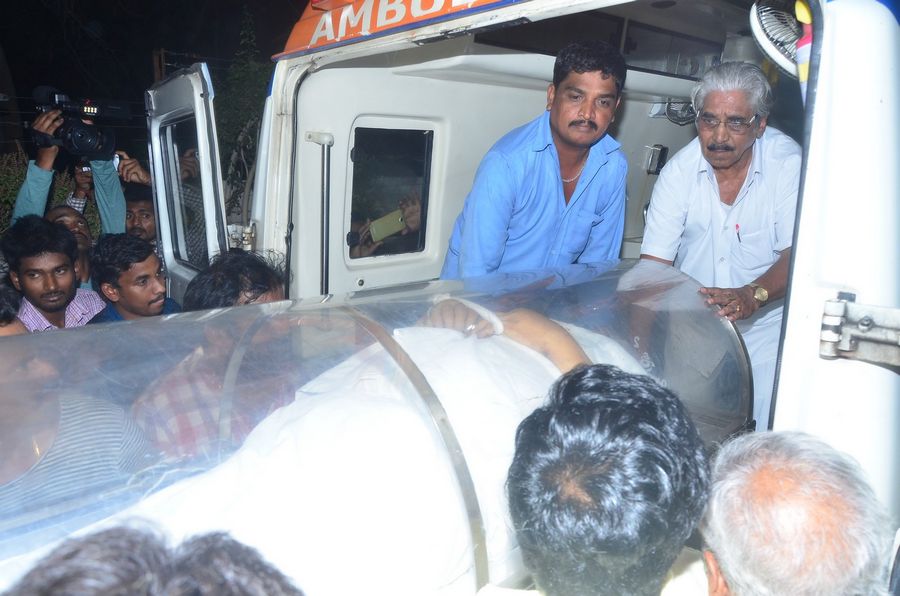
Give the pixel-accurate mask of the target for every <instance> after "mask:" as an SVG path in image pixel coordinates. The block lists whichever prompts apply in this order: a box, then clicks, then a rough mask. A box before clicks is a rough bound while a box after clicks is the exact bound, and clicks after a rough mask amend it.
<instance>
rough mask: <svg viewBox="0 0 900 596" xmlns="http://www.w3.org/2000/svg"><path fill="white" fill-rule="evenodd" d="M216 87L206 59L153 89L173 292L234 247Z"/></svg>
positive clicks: (153, 152) (156, 177) (153, 146)
mask: <svg viewBox="0 0 900 596" xmlns="http://www.w3.org/2000/svg"><path fill="white" fill-rule="evenodd" d="M213 98H214V94H213V89H212V81H211V79H210V76H209V70H208V69H207V67H206V64H194V65H192V66H191V67H190V68H186V69H183V70H179V71H178V72H176V73H175V74H173V75H172V76H170V77H169V78H167V79H166V80H164V81H162V82H160V83H158V84H156V85H154V86H153V87H152V88H151V89H149V90H148V91H147V95H146V98H145V101H146V106H147V114H148V129H149V143H150V164H151V172H152V177H153V190H154V194H155V195H156V221H157V229H158V230H159V232H158V242H159V243H160V247H161V248H162V251H161V252H162V255H163V258H164V260H165V264H166V269H167V273H168V277H169V295H170V296H171V297H173V298H175V299H176V300H179V301H180V300H181V297H182V296H183V294H184V290H185V288H186V287H187V284H188V282H190V281H191V279H193V277H194V275H196V274H197V273H198V272H199V271H201V270H203V269H205V268H206V267H207V266H208V265H209V259H210V257H212V256H214V255H216V254H218V253H220V252H222V251H225V250H228V244H227V237H226V230H227V228H226V223H225V202H224V197H223V190H222V170H221V166H220V164H219V146H218V141H217V140H216V129H215V113H214V112H213V105H212V103H213Z"/></svg>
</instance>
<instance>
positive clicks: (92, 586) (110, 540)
mask: <svg viewBox="0 0 900 596" xmlns="http://www.w3.org/2000/svg"><path fill="white" fill-rule="evenodd" d="M170 558H171V557H170V555H169V552H168V550H167V549H166V546H165V544H164V543H163V541H162V540H161V539H160V538H159V537H158V536H156V535H155V534H151V533H149V532H145V531H142V530H136V529H132V528H112V529H109V530H104V531H101V532H97V533H96V534H91V535H89V536H84V537H81V538H73V539H69V540H66V541H65V542H63V543H62V544H61V545H59V546H58V547H56V548H55V549H54V550H53V551H52V552H51V553H50V554H49V555H47V556H46V557H44V558H43V559H41V561H40V562H39V563H38V564H37V565H35V566H34V568H32V569H31V571H29V572H28V573H27V574H26V575H25V577H23V578H22V579H21V581H19V583H18V584H16V585H15V586H14V587H13V589H12V590H11V591H10V592H9V593H8V596H52V595H55V594H83V595H88V594H97V595H99V594H111V595H113V594H114V595H121V596H125V595H126V594H128V595H132V594H133V595H136V596H155V595H157V594H162V593H163V589H164V587H165V584H166V582H167V581H168V579H169V576H170V575H171V561H170Z"/></svg>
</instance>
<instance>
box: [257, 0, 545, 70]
mask: <svg viewBox="0 0 900 596" xmlns="http://www.w3.org/2000/svg"><path fill="white" fill-rule="evenodd" d="M527 1H528V0H469V1H462V0H431V1H430V3H429V2H425V1H423V0H319V1H316V0H313V1H312V2H310V3H309V4H308V5H307V7H306V9H305V10H304V11H303V15H302V16H301V17H300V20H299V21H297V23H296V24H295V25H294V28H293V30H292V31H291V35H290V37H289V38H288V40H287V43H286V44H285V47H284V51H283V52H281V53H280V54H276V55H275V56H273V59H275V60H281V59H284V58H288V57H294V56H301V55H304V54H310V53H314V52H319V51H321V50H323V49H326V48H333V47H339V46H343V45H348V44H352V43H357V42H360V41H362V40H365V39H372V38H376V37H381V36H384V35H388V34H391V33H398V32H401V31H407V30H410V29H415V28H417V27H422V26H425V25H431V24H434V23H439V22H441V21H446V20H449V19H451V18H456V17H459V16H464V15H467V14H473V13H477V12H483V11H486V10H489V9H491V8H496V7H498V6H506V5H510V4H517V3H522V2H527Z"/></svg>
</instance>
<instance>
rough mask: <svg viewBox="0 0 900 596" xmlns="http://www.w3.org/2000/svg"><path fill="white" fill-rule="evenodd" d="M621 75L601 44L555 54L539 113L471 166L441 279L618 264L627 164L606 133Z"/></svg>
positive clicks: (611, 51) (616, 58)
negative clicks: (544, 105) (472, 177)
mask: <svg viewBox="0 0 900 596" xmlns="http://www.w3.org/2000/svg"><path fill="white" fill-rule="evenodd" d="M625 72H626V68H625V60H624V58H622V55H621V54H620V53H619V52H618V50H616V49H615V48H613V47H612V46H610V45H609V44H606V43H604V42H600V41H589V42H579V43H573V44H570V45H568V46H566V47H565V48H563V49H562V50H561V51H560V53H559V55H558V56H557V58H556V64H555V65H554V67H553V83H552V84H551V85H550V86H549V88H548V89H547V112H546V113H544V114H542V115H541V116H539V117H538V118H537V119H535V120H533V121H532V122H530V123H528V124H526V125H524V126H522V127H520V128H517V129H515V130H513V131H512V132H510V133H508V134H507V135H506V136H504V137H503V138H502V139H500V140H499V141H498V142H497V143H496V144H495V145H494V146H493V147H492V148H491V150H490V151H489V152H488V154H487V155H486V156H485V157H484V159H483V160H482V162H481V165H480V166H479V167H478V172H477V173H476V174H475V182H474V184H473V185H472V191H471V192H470V193H469V196H468V197H466V203H465V206H464V207H463V211H462V213H461V214H460V216H459V218H458V219H457V220H456V226H455V227H454V229H453V235H452V236H451V237H450V247H449V250H448V252H447V257H446V259H445V260H444V268H443V270H442V271H441V277H443V278H450V279H453V278H460V277H471V276H476V275H482V274H485V273H490V272H492V271H522V270H527V269H539V268H544V267H555V266H560V265H568V264H571V263H591V262H598V261H607V260H611V259H616V258H618V256H619V247H620V245H621V242H622V231H623V228H624V224H625V174H626V173H627V170H628V165H627V163H626V160H625V156H624V155H623V154H622V151H621V150H620V149H619V143H617V142H616V140H615V139H613V138H612V137H610V136H609V135H607V134H606V129H607V128H608V127H609V124H610V122H612V121H613V118H614V115H615V111H616V108H617V107H618V105H619V99H620V97H621V93H622V87H623V85H624V84H625Z"/></svg>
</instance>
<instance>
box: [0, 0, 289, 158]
mask: <svg viewBox="0 0 900 596" xmlns="http://www.w3.org/2000/svg"><path fill="white" fill-rule="evenodd" d="M305 4H306V2H305V0H256V1H249V0H247V1H244V0H215V1H213V0H151V1H149V2H135V1H128V0H121V1H114V0H38V1H35V0H31V1H29V2H25V1H19V2H15V3H13V2H9V3H6V4H5V9H6V10H4V11H3V12H4V15H3V19H2V20H0V153H5V152H9V151H13V150H15V148H16V147H15V144H16V140H17V139H19V140H20V141H21V142H22V146H23V147H25V149H26V151H29V153H30V142H29V137H28V135H27V134H26V131H25V124H26V123H28V122H30V121H31V120H32V119H33V118H34V115H35V111H34V103H35V102H34V101H33V100H32V98H31V97H32V90H33V89H34V87H35V86H38V85H51V86H53V87H56V88H58V89H59V90H60V91H62V92H64V93H66V94H67V95H69V97H71V98H72V99H82V98H91V99H99V100H115V101H122V102H127V103H128V104H129V106H130V108H131V111H132V117H131V119H130V120H128V121H126V122H115V123H110V124H113V126H114V127H115V129H116V134H117V138H118V139H119V142H117V145H118V146H120V147H122V148H124V149H126V150H131V151H133V152H135V153H138V154H141V153H144V154H145V153H146V120H145V117H144V114H143V109H144V108H143V106H144V98H143V93H144V90H145V89H147V88H148V87H150V86H151V85H152V84H153V83H154V78H155V76H156V73H155V72H154V71H155V68H154V51H158V50H165V54H164V60H163V61H162V62H164V63H165V67H164V68H165V69H166V72H168V73H171V72H173V71H174V70H176V69H177V68H179V67H181V66H185V65H188V64H191V63H193V62H198V61H205V62H207V63H208V64H209V66H210V71H211V73H212V77H213V85H214V86H217V84H218V82H219V81H222V80H223V79H224V78H225V76H226V74H227V69H228V67H229V65H230V64H232V62H233V61H234V59H235V57H236V52H237V51H238V47H239V43H240V40H241V31H242V23H243V24H244V26H245V27H246V26H247V24H246V23H247V22H248V19H249V22H250V27H251V29H252V33H253V34H255V46H256V48H257V59H258V60H259V61H260V62H266V61H269V60H270V57H271V56H272V55H273V54H276V53H278V52H280V51H281V50H282V49H283V46H284V43H285V41H286V40H287V38H288V35H289V34H290V32H291V28H292V27H293V25H294V23H295V22H296V21H297V19H298V18H299V17H300V15H301V13H302V10H303V7H304V6H305ZM4 54H5V60H4ZM157 55H158V54H157ZM159 62H160V61H159V60H157V65H158V64H159ZM156 70H158V67H157V69H156Z"/></svg>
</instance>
